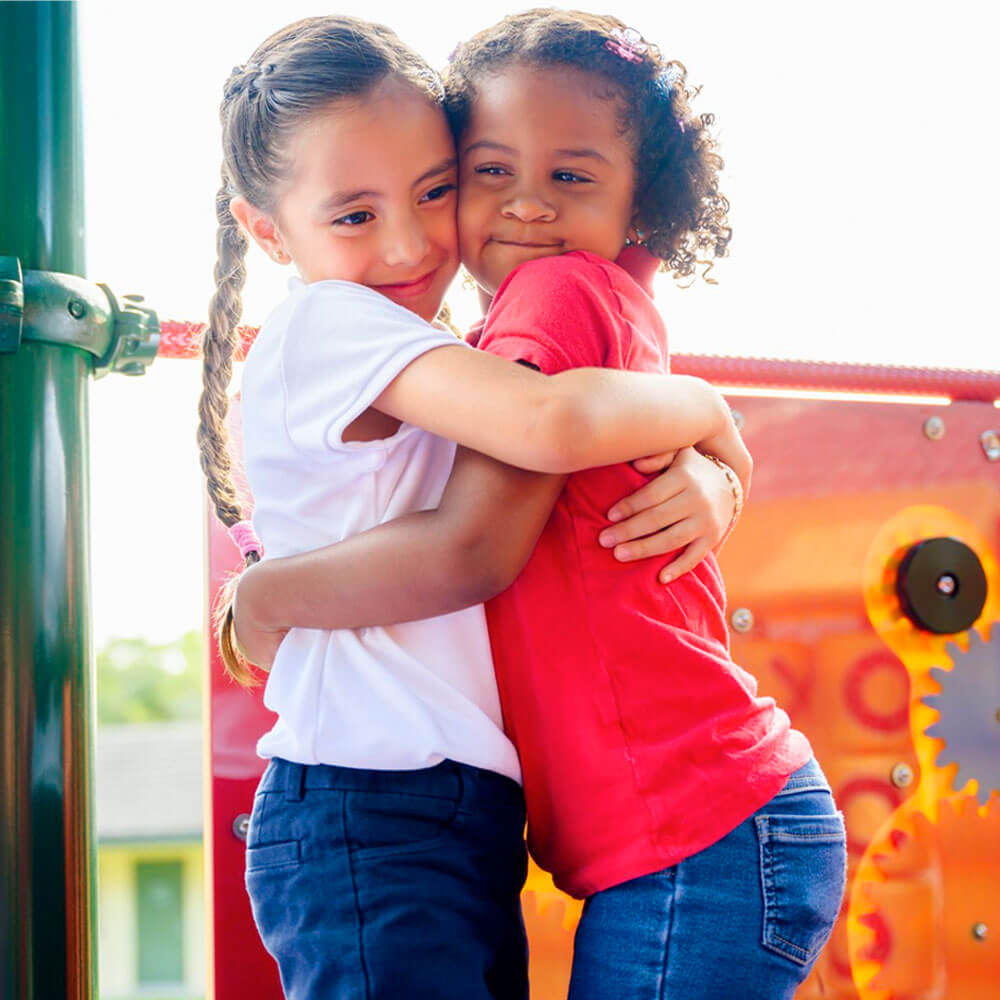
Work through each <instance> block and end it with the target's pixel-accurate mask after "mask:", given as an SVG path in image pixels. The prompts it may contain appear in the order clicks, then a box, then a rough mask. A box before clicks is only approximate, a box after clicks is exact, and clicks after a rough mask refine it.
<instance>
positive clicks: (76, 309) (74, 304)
mask: <svg viewBox="0 0 1000 1000" xmlns="http://www.w3.org/2000/svg"><path fill="white" fill-rule="evenodd" d="M66 308H67V309H69V314H70V316H72V317H73V319H83V317H84V316H86V315H87V307H86V305H84V303H82V302H81V301H80V300H79V299H70V300H69V305H68V306H67V307H66Z"/></svg>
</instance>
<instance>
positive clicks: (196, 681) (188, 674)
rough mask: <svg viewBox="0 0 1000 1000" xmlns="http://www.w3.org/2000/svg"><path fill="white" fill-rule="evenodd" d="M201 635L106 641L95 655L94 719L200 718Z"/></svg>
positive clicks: (110, 721)
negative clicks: (155, 640) (154, 640)
mask: <svg viewBox="0 0 1000 1000" xmlns="http://www.w3.org/2000/svg"><path fill="white" fill-rule="evenodd" d="M204 658H205V636H204V634H203V633H202V632H188V633H187V634H186V635H182V636H181V637H180V638H179V639H175V640H174V641H173V642H167V643H160V644H157V643H151V642H148V641H147V640H145V639H111V640H109V642H108V643H107V644H106V645H105V646H104V648H103V649H101V650H100V651H99V652H98V654H97V722H98V725H116V724H121V723H126V722H159V721H163V720H171V719H200V718H201V702H202V677H203V673H204Z"/></svg>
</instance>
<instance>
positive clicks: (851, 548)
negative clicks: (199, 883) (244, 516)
mask: <svg viewBox="0 0 1000 1000" xmlns="http://www.w3.org/2000/svg"><path fill="white" fill-rule="evenodd" d="M196 332H197V331H196V328H194V327H192V326H191V325H189V324H173V323H165V324H164V341H163V344H164V346H163V350H164V351H166V352H169V353H170V354H171V355H172V356H177V357H184V356H192V354H193V352H194V350H195V349H194V347H193V344H194V342H195V341H194V337H195V336H196ZM253 333H254V331H253V330H251V329H246V330H245V331H244V336H243V343H244V349H245V348H246V346H248V345H249V343H250V342H251V341H252V337H253ZM675 370H676V371H682V372H687V373H690V374H698V375H701V376H703V377H708V378H712V379H713V380H715V381H719V382H722V383H724V384H726V385H728V386H730V387H733V389H732V393H731V395H729V401H730V404H731V405H732V406H733V407H734V409H735V410H736V411H737V414H738V417H739V421H740V422H741V423H742V427H743V434H744V437H745V438H746V440H747V443H748V445H749V447H750V449H751V451H752V452H753V454H754V456H755V463H756V465H755V473H754V488H753V497H752V500H751V503H750V504H749V505H748V507H747V510H746V512H745V513H744V516H743V519H742V521H741V523H740V525H739V526H738V527H737V529H736V531H735V532H734V533H733V535H732V537H731V538H730V540H729V541H728V542H727V544H726V547H725V549H724V551H723V553H722V556H721V559H720V562H721V565H722V569H723V572H724V574H725V578H726V582H727V587H728V591H729V604H730V606H729V614H730V622H731V627H732V647H733V655H734V658H735V659H736V661H737V662H738V663H741V664H743V665H744V666H746V667H747V668H748V669H749V670H751V671H752V672H753V673H754V674H756V676H757V677H758V678H759V681H760V686H761V689H762V691H763V692H764V693H768V694H772V695H774V696H775V697H776V698H777V699H778V701H779V702H780V703H781V704H782V705H783V706H784V707H785V708H786V709H787V710H788V711H789V713H790V715H791V716H792V721H793V723H794V724H795V725H796V726H797V727H799V728H801V729H802V730H804V731H805V732H806V733H807V735H808V736H809V738H810V740H811V742H812V744H813V747H814V749H815V751H816V754H817V756H818V757H819V759H820V760H821V762H822V763H823V766H824V768H825V770H826V772H827V774H828V776H829V777H830V780H831V784H832V785H833V789H834V794H835V796H836V798H837V800H838V803H839V805H840V807H841V808H842V809H843V811H844V813H845V817H846V821H847V829H848V853H849V872H848V875H849V890H848V894H847V896H846V897H845V900H844V904H843V910H842V914H841V919H840V921H839V922H838V924H837V926H836V928H835V929H834V934H833V937H832V939H831V941H830V943H829V945H828V946H827V948H826V950H825V951H824V953H823V954H822V955H821V956H820V959H819V962H818V963H817V966H816V969H815V971H814V973H813V975H812V976H811V977H810V979H809V980H808V981H807V982H806V983H805V984H804V985H803V987H802V988H801V989H800V991H799V993H798V998H799V1000H819V998H821V997H822V998H824V1000H831V998H832V1000H858V998H863V1000H890V998H892V1000H904V998H906V1000H932V998H933V1000H942V998H944V1000H981V998H982V1000H985V998H986V997H991V998H992V997H995V996H997V995H998V993H997V990H998V989H1000V985H998V984H1000V848H998V846H997V845H998V843H1000V841H998V839H997V833H998V830H1000V827H998V824H1000V794H998V793H1000V769H998V764H997V761H998V760H1000V625H997V624H994V623H997V622H1000V569H998V564H997V563H998V553H1000V411H998V409H997V408H996V407H995V406H994V405H993V402H992V401H993V400H994V399H998V398H1000V375H998V374H995V373H993V374H991V373H986V372H980V373H973V372H961V373H955V372H947V371H937V372H935V371H928V370H917V369H891V368H873V367H867V366H851V365H822V364H807V363H798V362H791V363H787V362H767V361H755V360H753V359H727V358H703V357H691V356H682V357H679V358H676V359H675ZM859 386H860V387H863V388H864V389H866V390H869V391H872V390H877V391H880V392H883V393H885V392H890V393H895V394H898V395H900V399H899V401H895V402H891V401H885V400H879V401H874V400H871V399H865V398H862V397H861V396H859V395H858V388H859ZM762 388H765V389H767V390H772V392H770V394H767V395H763V394H758V395H745V394H743V393H745V392H748V391H749V392H756V393H760V392H761V389H762ZM802 388H809V389H814V390H823V389H825V390H826V394H820V393H816V394H814V395H813V397H812V398H791V397H790V396H789V395H788V392H789V390H797V389H802ZM915 391H919V392H920V393H922V394H925V396H932V397H938V398H937V399H936V400H933V401H928V400H926V399H915V398H914V396H912V395H909V396H908V395H906V394H907V393H913V392H915ZM852 392H853V395H851V393H852ZM832 393H838V394H845V395H844V396H842V397H841V398H834V397H832V396H831V395H830V394H832ZM231 436H232V438H233V439H234V440H237V441H238V440H239V410H238V405H237V406H235V407H234V411H233V426H232V428H231ZM234 457H235V458H236V459H237V467H238V456H234ZM244 485H245V484H244ZM207 518H208V526H209V591H210V596H212V595H214V594H215V593H216V592H217V588H218V587H219V585H220V584H221V582H222V580H223V579H224V578H225V576H226V575H228V573H229V572H231V571H233V570H236V569H237V568H238V567H239V556H238V554H237V553H236V551H235V549H234V547H233V545H232V543H231V542H230V540H229V539H228V537H227V536H226V534H225V531H224V530H223V529H222V528H221V526H220V525H218V523H217V522H216V521H215V519H214V517H213V516H212V515H211V513H208V514H207ZM271 720H272V716H270V714H269V713H267V712H266V711H265V710H264V709H263V706H262V705H261V703H260V695H259V692H258V693H256V694H254V693H248V692H246V691H244V690H242V689H239V688H237V687H235V686H234V685H233V684H231V683H230V682H228V681H227V680H225V678H224V677H223V674H222V669H221V664H219V663H218V662H216V663H215V664H214V665H213V667H212V670H211V741H212V767H213V773H212V775H211V788H212V812H213V817H212V825H211V829H212V868H213V873H214V898H215V921H214V928H215V956H216V957H215V984H216V995H217V996H219V997H236V996H239V995H241V994H243V993H245V992H246V990H248V989H253V990H254V992H255V995H257V996H261V997H266V998H268V1000H271V998H273V1000H277V998H278V997H279V996H280V990H279V988H278V986H277V976H276V970H275V967H274V965H273V962H272V961H271V959H270V958H269V957H268V956H267V955H266V954H264V952H263V951H262V949H260V948H259V946H257V945H256V944H255V943H254V944H248V942H253V941H254V937H253V935H254V930H253V927H252V923H251V919H250V915H249V907H248V904H247V902H246V898H245V892H244V889H243V843H242V837H243V835H244V832H245V823H246V819H247V814H248V812H249V809H250V804H251V802H252V797H253V790H254V788H255V786H256V782H257V779H258V777H259V774H260V772H261V769H262V763H263V762H262V761H260V760H258V759H257V758H256V757H255V756H254V753H253V745H254V742H255V740H256V737H257V736H258V735H259V734H260V733H262V732H263V731H264V730H265V729H267V728H269V727H270V725H271ZM524 913H525V921H526V924H527V927H528V932H529V939H530V941H531V948H532V955H531V979H532V995H533V996H536V997H540V998H542V1000H550V998H551V1000H557V998H559V997H562V996H565V987H566V983H567V980H568V972H569V962H570V957H571V953H572V934H573V929H574V927H575V925H576V922H577V920H578V919H579V914H580V903H579V902H577V901H575V900H571V899H569V898H567V897H566V896H564V895H563V894H561V893H559V892H558V891H557V890H556V889H555V888H554V887H553V886H552V883H551V881H550V880H549V879H548V877H547V876H546V875H545V874H544V873H542V872H541V871H539V870H537V869H535V868H533V869H532V870H531V872H530V874H529V877H528V883H527V886H526V888H525V893H524ZM722 960H724V956H720V961H722ZM268 983H270V987H269V988H268V987H267V986H265V984H268Z"/></svg>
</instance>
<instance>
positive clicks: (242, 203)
mask: <svg viewBox="0 0 1000 1000" xmlns="http://www.w3.org/2000/svg"><path fill="white" fill-rule="evenodd" d="M229 211H230V212H232V213H233V217H234V218H235V219H236V221H237V222H238V223H239V224H240V225H241V226H242V227H243V229H244V231H245V232H246V234H247V235H248V236H249V237H250V239H252V240H253V241H254V243H256V244H257V246H259V247H260V248H261V250H263V251H264V253H266V254H267V255H268V257H270V258H271V259H272V260H276V261H277V262H278V263H279V264H284V263H287V262H288V260H289V256H288V254H287V253H286V252H285V249H284V247H283V246H282V245H281V235H280V234H279V233H278V229H277V227H276V226H275V224H274V219H273V218H272V217H271V216H270V215H268V214H267V213H266V212H262V211H261V210H260V209H259V208H256V207H254V206H253V205H251V204H250V202H248V201H247V200H246V198H244V197H243V195H237V196H236V197H235V198H233V200H232V201H231V202H230V203H229Z"/></svg>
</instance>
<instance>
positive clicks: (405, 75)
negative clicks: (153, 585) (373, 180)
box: [198, 16, 443, 686]
mask: <svg viewBox="0 0 1000 1000" xmlns="http://www.w3.org/2000/svg"><path fill="white" fill-rule="evenodd" d="M389 76H394V77H398V78H400V79H402V80H404V81H406V82H407V83H408V84H410V85H411V86H413V87H414V89H415V90H417V91H418V92H419V93H422V94H425V95H426V96H427V98H428V99H429V100H431V101H432V102H435V103H438V104H440V103H441V101H442V99H443V90H442V87H441V83H440V80H439V78H438V76H437V74H436V73H435V72H434V71H433V70H432V69H431V67H430V66H428V64H427V63H426V62H424V60H423V59H421V58H420V56H418V55H417V54H416V53H414V52H412V51H411V50H410V49H408V48H407V47H406V46H405V45H404V44H403V43H402V42H401V41H400V40H399V39H398V38H397V37H396V35H395V34H394V33H393V32H392V31H391V30H390V29H389V28H386V27H383V26H382V25H377V24H369V23H368V22H366V21H361V20H358V19H357V18H352V17H332V16H331V17H311V18H306V19H304V20H301V21H297V22H295V23H294V24H290V25H288V26H287V27H285V28H282V29H281V30H280V31H277V32H275V34H273V35H271V37H270V38H268V39H267V40H266V41H264V42H263V44H261V45H260V46H259V47H258V48H257V49H256V50H255V51H254V53H253V54H252V55H251V57H250V59H249V60H248V62H246V63H245V64H244V65H242V66H237V67H235V68H234V69H233V71H232V73H230V75H229V78H228V79H227V80H226V83H225V87H224V90H223V98H222V105H221V108H220V111H219V115H220V119H221V122H222V146H223V161H222V180H221V185H220V187H219V190H218V192H217V194H216V198H215V214H216V217H217V219H218V223H219V228H218V234H217V237H216V252H217V258H218V259H217V262H216V265H215V294H214V295H213V296H212V299H211V301H210V303H209V307H208V314H209V315H208V325H207V327H206V330H205V334H204V340H203V353H204V364H203V370H202V384H203V389H202V394H201V398H200V400H199V403H198V415H199V427H198V448H199V450H200V452H201V467H202V470H203V471H204V473H205V479H206V482H207V486H208V495H209V498H210V499H211V501H212V503H213V505H214V506H215V511H216V514H217V515H218V517H219V520H221V521H222V523H223V524H225V525H226V527H232V526H233V525H234V524H236V523H238V522H239V521H241V520H242V518H243V513H242V509H241V505H240V502H239V498H238V497H237V495H236V488H235V486H234V484H233V477H232V467H231V462H230V457H229V447H228V435H227V433H226V423H225V422H226V416H227V414H228V412H229V398H228V388H229V382H230V379H231V378H232V371H233V355H234V353H235V350H236V345H237V330H236V328H237V324H238V323H239V321H240V318H241V316H242V314H243V300H242V292H243V286H244V284H245V283H246V252H247V248H248V246H249V241H248V239H247V236H246V235H245V234H244V232H243V230H242V229H241V228H240V226H239V224H238V223H237V221H236V218H235V217H234V216H233V214H232V212H231V211H230V208H229V205H230V202H231V201H232V199H233V198H234V197H236V196H242V197H244V198H246V200H247V201H248V202H250V204H251V205H253V206H255V207H256V208H258V209H259V210H261V211H263V212H269V213H270V212H273V211H274V209H275V207H276V192H277V191H278V188H279V184H280V182H281V181H282V180H283V179H284V178H286V177H287V176H288V174H289V173H290V168H291V164H290V163H289V162H288V160H287V150H288V148H289V141H290V139H291V138H292V136H293V135H294V134H295V133H296V131H297V130H298V129H299V128H301V126H302V125H303V123H305V122H307V121H308V120H309V119H310V118H312V117H314V116H316V115H317V114H319V113H321V112H322V111H323V110H324V109H325V108H327V107H329V105H330V104H331V102H333V101H337V100H339V99H341V98H345V97H355V98H356V97H361V96H364V95H366V94H368V93H370V92H371V91H372V90H373V89H374V88H375V87H376V86H378V85H379V84H380V83H381V82H382V81H383V80H385V79H386V78H387V77H389ZM259 559H260V554H259V553H257V552H250V553H249V554H248V555H247V556H246V563H245V565H246V566H249V565H251V564H253V563H255V562H257V561H258V560H259ZM235 583H236V578H233V579H232V580H230V581H229V583H228V584H227V586H226V587H225V588H223V592H222V595H221V598H220V601H219V603H218V605H217V607H216V610H215V615H214V620H215V625H216V628H217V630H218V634H219V649H220V652H221V654H222V659H223V663H224V664H225V667H226V671H227V673H229V674H230V676H231V677H233V678H234V679H235V680H236V681H238V682H239V683H241V684H244V685H246V686H250V685H253V684H255V683H257V678H256V676H255V674H254V673H253V671H252V670H251V669H250V667H249V665H248V664H247V662H246V661H245V660H244V659H243V658H242V657H241V656H240V654H239V652H238V650H237V648H236V643H235V636H234V632H233V613H232V601H233V595H234V592H235Z"/></svg>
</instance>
